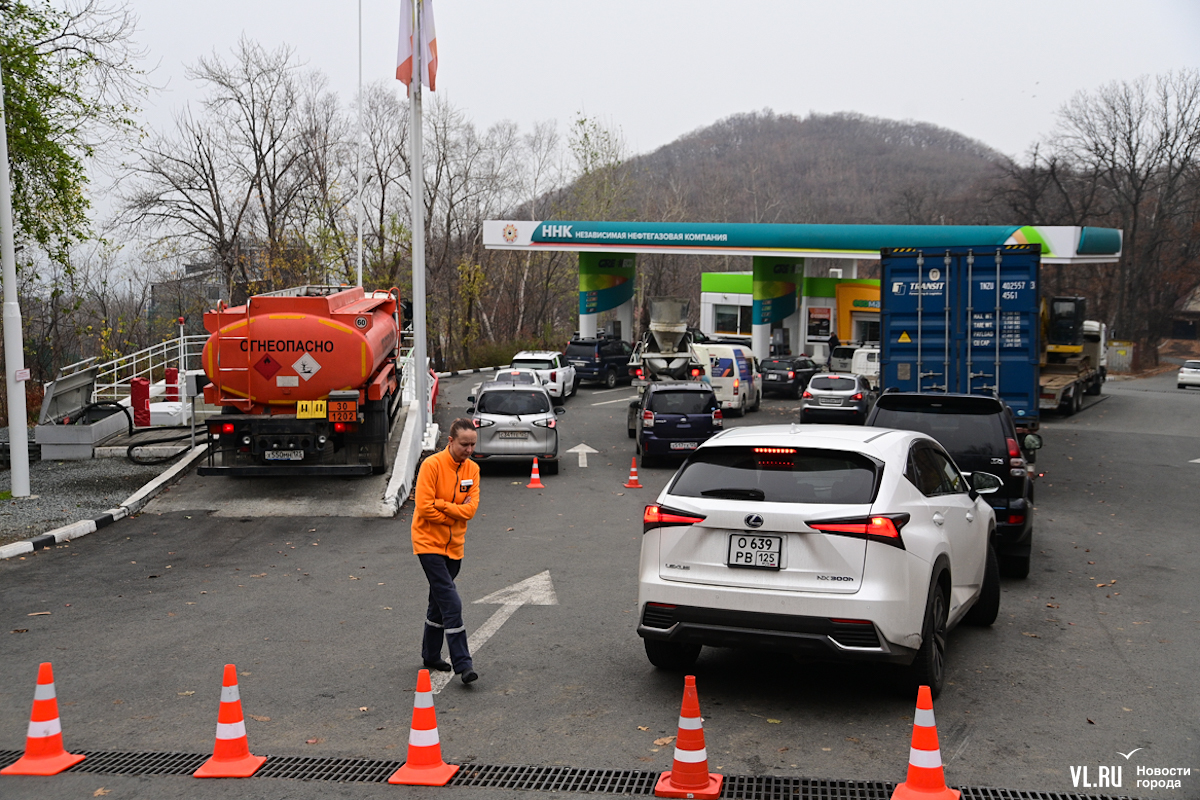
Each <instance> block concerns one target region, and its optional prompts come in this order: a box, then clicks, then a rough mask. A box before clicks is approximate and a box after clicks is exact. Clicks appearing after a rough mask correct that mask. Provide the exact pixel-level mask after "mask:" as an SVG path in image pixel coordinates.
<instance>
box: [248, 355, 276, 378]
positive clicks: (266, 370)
mask: <svg viewBox="0 0 1200 800" xmlns="http://www.w3.org/2000/svg"><path fill="white" fill-rule="evenodd" d="M254 369H256V370H257V371H258V374H259V375H262V376H263V377H264V378H266V379H267V380H271V378H274V377H275V373H276V372H279V370H281V369H283V364H280V363H279V362H278V361H276V360H275V359H274V358H272V357H271V355H270V354H269V353H268V354H267V355H265V356H263V357H262V358H260V359H259V360H258V363H257V364H255V365H254Z"/></svg>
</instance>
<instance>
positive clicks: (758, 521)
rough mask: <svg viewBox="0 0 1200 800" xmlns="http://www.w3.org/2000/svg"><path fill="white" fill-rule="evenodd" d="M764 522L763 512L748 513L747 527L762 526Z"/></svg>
mask: <svg viewBox="0 0 1200 800" xmlns="http://www.w3.org/2000/svg"><path fill="white" fill-rule="evenodd" d="M762 524H763V518H762V514H747V515H746V527H747V528H761V527H762Z"/></svg>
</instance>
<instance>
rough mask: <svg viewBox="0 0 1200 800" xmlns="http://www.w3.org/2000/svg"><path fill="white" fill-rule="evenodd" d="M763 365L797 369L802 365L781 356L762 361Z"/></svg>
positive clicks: (773, 367) (766, 367)
mask: <svg viewBox="0 0 1200 800" xmlns="http://www.w3.org/2000/svg"><path fill="white" fill-rule="evenodd" d="M762 366H763V369H795V368H796V367H797V366H802V365H801V364H797V363H793V362H791V361H784V360H783V359H780V358H770V359H767V360H766V361H764V362H762Z"/></svg>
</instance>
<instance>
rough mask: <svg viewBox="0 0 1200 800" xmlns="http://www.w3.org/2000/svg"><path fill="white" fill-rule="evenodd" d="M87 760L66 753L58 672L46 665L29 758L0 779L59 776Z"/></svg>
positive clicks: (29, 741) (3, 772)
mask: <svg viewBox="0 0 1200 800" xmlns="http://www.w3.org/2000/svg"><path fill="white" fill-rule="evenodd" d="M83 759H84V757H83V756H82V755H77V754H75V753H68V752H67V751H66V750H65V749H63V737H62V724H61V723H60V722H59V719H58V698H57V696H56V695H55V693H54V670H53V669H52V668H51V667H50V662H49V661H46V662H44V663H43V664H42V665H41V666H40V667H38V679H37V689H35V690H34V692H33V711H32V713H30V715H29V733H28V734H27V735H26V737H25V755H23V756H21V758H20V759H18V760H17V762H16V763H15V764H12V765H11V766H7V767H5V768H4V769H0V775H57V774H58V773H60V772H62V771H63V770H64V769H67V768H68V767H71V766H74V765H75V764H78V763H79V762H80V761H83Z"/></svg>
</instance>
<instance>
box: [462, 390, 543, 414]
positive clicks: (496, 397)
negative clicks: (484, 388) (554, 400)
mask: <svg viewBox="0 0 1200 800" xmlns="http://www.w3.org/2000/svg"><path fill="white" fill-rule="evenodd" d="M476 410H477V411H478V412H479V413H481V414H508V415H511V416H520V415H523V414H545V413H547V412H548V411H550V398H549V397H547V396H546V393H545V392H543V391H538V392H534V391H514V392H504V391H500V392H484V393H483V395H482V396H481V397H480V398H479V405H478V406H476Z"/></svg>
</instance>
